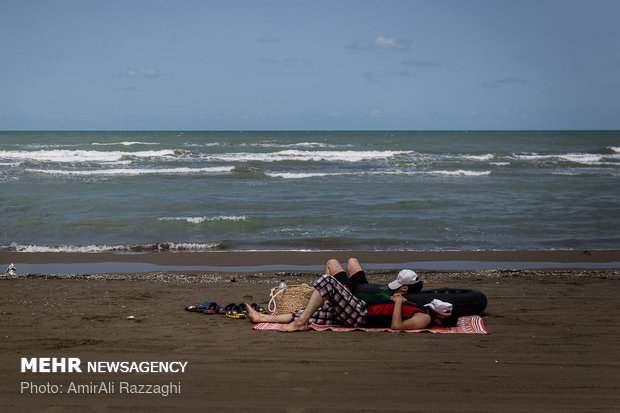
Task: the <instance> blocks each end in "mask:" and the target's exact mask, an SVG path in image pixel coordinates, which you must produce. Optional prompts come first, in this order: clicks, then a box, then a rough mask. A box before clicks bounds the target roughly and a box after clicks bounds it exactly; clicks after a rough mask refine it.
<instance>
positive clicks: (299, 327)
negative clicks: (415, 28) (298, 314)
mask: <svg viewBox="0 0 620 413" xmlns="http://www.w3.org/2000/svg"><path fill="white" fill-rule="evenodd" d="M278 331H282V332H284V333H292V332H294V331H308V323H304V322H300V321H299V319H297V320H295V321H292V322H290V323H288V324H284V325H283V326H282V327H281V328H280V329H279V330H278Z"/></svg>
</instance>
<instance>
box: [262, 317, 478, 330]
mask: <svg viewBox="0 0 620 413" xmlns="http://www.w3.org/2000/svg"><path fill="white" fill-rule="evenodd" d="M283 325H284V324H278V323H258V324H254V326H253V327H252V328H254V329H256V330H279V329H280V328H281V327H282V326H283ZM309 327H310V329H312V330H316V331H325V330H331V331H354V330H361V331H368V332H378V331H390V332H395V333H398V332H399V331H404V332H405V333H420V332H423V331H428V332H429V333H441V334H489V332H488V331H487V329H486V328H485V327H484V321H483V320H482V317H480V316H479V315H472V316H467V317H459V319H458V322H457V323H456V326H455V327H431V328H423V329H420V330H393V329H391V328H361V327H358V328H355V327H344V326H339V325H319V324H310V326H309Z"/></svg>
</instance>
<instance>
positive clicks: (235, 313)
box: [226, 305, 245, 319]
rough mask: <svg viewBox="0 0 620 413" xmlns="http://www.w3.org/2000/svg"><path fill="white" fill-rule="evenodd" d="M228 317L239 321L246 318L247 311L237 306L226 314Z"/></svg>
mask: <svg viewBox="0 0 620 413" xmlns="http://www.w3.org/2000/svg"><path fill="white" fill-rule="evenodd" d="M226 317H229V318H237V319H242V318H245V309H244V307H240V306H238V305H235V306H234V307H233V309H232V310H230V311H228V312H227V313H226Z"/></svg>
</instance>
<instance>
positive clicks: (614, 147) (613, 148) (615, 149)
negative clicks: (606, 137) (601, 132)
mask: <svg viewBox="0 0 620 413" xmlns="http://www.w3.org/2000/svg"><path fill="white" fill-rule="evenodd" d="M607 149H610V150H612V151H614V152H616V153H620V146H608V147H607Z"/></svg>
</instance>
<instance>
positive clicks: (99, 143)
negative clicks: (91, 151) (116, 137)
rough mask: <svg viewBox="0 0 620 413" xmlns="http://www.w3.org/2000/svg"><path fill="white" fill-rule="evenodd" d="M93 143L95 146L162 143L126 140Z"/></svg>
mask: <svg viewBox="0 0 620 413" xmlns="http://www.w3.org/2000/svg"><path fill="white" fill-rule="evenodd" d="M92 145H93V146H116V145H123V146H132V145H161V144H160V143H158V142H139V141H135V142H132V141H125V142H106V143H101V142H93V143H92Z"/></svg>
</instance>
